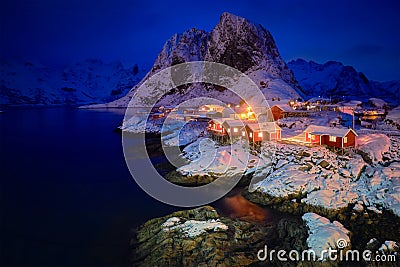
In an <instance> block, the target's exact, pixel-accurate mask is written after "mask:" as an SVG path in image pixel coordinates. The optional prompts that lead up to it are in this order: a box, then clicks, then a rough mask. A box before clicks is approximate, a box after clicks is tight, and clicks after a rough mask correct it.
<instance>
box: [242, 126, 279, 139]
mask: <svg viewBox="0 0 400 267" xmlns="http://www.w3.org/2000/svg"><path fill="white" fill-rule="evenodd" d="M242 135H243V136H245V135H246V136H247V137H248V139H249V141H250V142H253V143H254V142H261V141H272V140H280V139H281V128H280V127H279V126H278V125H277V124H276V123H275V122H264V123H248V124H246V126H245V128H244V131H243V132H242Z"/></svg>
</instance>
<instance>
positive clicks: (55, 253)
mask: <svg viewBox="0 0 400 267" xmlns="http://www.w3.org/2000/svg"><path fill="white" fill-rule="evenodd" d="M118 113H119V114H118ZM121 113H122V114H121ZM122 118H123V111H119V112H117V113H115V112H110V110H108V111H99V110H96V111H91V110H75V109H64V108H54V109H12V110H8V111H7V112H6V113H3V114H0V178H1V187H0V216H1V217H0V227H1V229H0V231H1V234H0V242H1V243H0V259H1V262H0V264H1V265H9V264H15V265H56V264H57V265H60V264H62V265H128V264H129V254H130V252H129V240H130V236H131V234H130V230H131V228H132V227H135V226H137V225H139V224H141V223H143V222H144V221H146V220H148V219H150V218H154V217H158V216H163V215H166V214H168V213H170V212H173V211H175V210H178V208H177V207H171V206H168V205H165V204H163V203H160V202H158V201H156V200H154V199H153V198H151V197H150V196H148V195H147V194H146V193H144V192H143V191H142V190H141V189H140V188H139V187H138V186H137V185H136V183H135V182H134V181H133V179H132V177H131V175H130V173H129V171H128V168H127V167H126V166H125V161H124V157H123V153H122V144H121V135H120V134H118V133H116V132H114V131H113V129H115V127H116V126H117V125H118V123H119V122H120V121H121V120H122Z"/></svg>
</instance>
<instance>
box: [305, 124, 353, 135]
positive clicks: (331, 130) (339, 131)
mask: <svg viewBox="0 0 400 267" xmlns="http://www.w3.org/2000/svg"><path fill="white" fill-rule="evenodd" d="M349 131H352V132H353V133H354V134H355V135H356V136H357V133H356V132H355V131H354V130H353V129H349V128H336V127H327V126H319V125H310V126H308V127H307V129H305V130H304V132H306V133H311V134H315V135H330V136H337V137H344V136H346V135H347V133H348V132H349Z"/></svg>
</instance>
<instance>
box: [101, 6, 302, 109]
mask: <svg viewBox="0 0 400 267" xmlns="http://www.w3.org/2000/svg"><path fill="white" fill-rule="evenodd" d="M191 61H212V62H217V63H222V64H226V65H228V66H231V67H234V68H236V69H238V70H240V71H242V72H244V73H245V74H247V75H248V76H249V77H250V78H251V79H252V80H253V81H254V82H255V83H256V84H257V85H258V86H259V87H260V90H261V91H262V92H263V94H264V95H265V96H266V98H267V99H272V98H282V99H288V98H298V97H300V96H301V94H302V92H301V89H300V87H299V86H298V84H297V81H296V79H295V77H294V75H293V73H292V71H291V70H290V69H289V68H288V67H287V66H286V63H285V62H284V61H283V59H282V58H281V56H280V54H279V51H278V48H277V46H276V44H275V41H274V40H273V37H272V35H271V34H270V33H269V32H268V31H267V30H266V29H265V28H264V27H262V26H261V25H259V24H254V23H252V22H250V21H249V20H247V19H245V18H242V17H238V16H235V15H233V14H230V13H226V12H225V13H223V14H222V15H221V17H220V21H219V23H218V24H217V25H216V26H215V27H214V29H213V30H212V31H211V32H206V31H203V30H198V29H194V28H193V29H190V30H187V31H185V32H183V33H181V34H174V35H173V36H172V37H171V38H170V39H168V40H167V41H166V43H165V44H164V46H163V48H162V50H161V52H160V53H159V55H158V56H157V58H156V60H155V62H154V65H153V67H152V68H151V70H150V71H149V72H148V73H147V75H146V76H145V77H144V78H143V80H142V81H141V82H140V83H138V84H137V85H136V86H134V87H133V88H132V90H131V91H130V92H129V93H128V94H127V95H126V96H124V97H122V98H121V99H118V100H116V101H113V102H110V103H107V104H105V105H97V106H94V107H101V106H107V107H126V106H127V105H128V103H129V101H130V99H131V97H132V96H133V95H134V93H135V91H136V90H137V88H139V87H140V86H141V84H142V83H143V82H144V81H145V80H147V79H148V78H149V77H150V76H152V75H154V74H155V73H157V72H159V71H160V70H163V69H165V68H168V67H170V66H174V65H176V64H179V63H184V62H191ZM260 84H264V86H260ZM243 90H246V89H245V88H244V89H243ZM197 96H207V97H217V98H218V99H220V100H227V101H228V100H229V101H233V99H235V97H234V96H233V95H232V93H231V92H229V91H228V90H225V91H222V92H221V90H217V89H215V88H212V87H211V88H210V87H208V88H205V86H201V85H198V84H197V85H191V86H187V87H186V88H185V89H184V90H177V91H172V92H171V94H168V95H166V96H165V97H164V98H163V99H162V100H161V101H160V104H170V105H173V104H177V103H179V102H182V101H185V100H187V99H190V98H191V97H197ZM236 100H238V99H236Z"/></svg>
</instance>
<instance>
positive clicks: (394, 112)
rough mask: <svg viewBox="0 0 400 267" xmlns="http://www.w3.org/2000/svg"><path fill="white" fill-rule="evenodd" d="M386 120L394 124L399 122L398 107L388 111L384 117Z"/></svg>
mask: <svg viewBox="0 0 400 267" xmlns="http://www.w3.org/2000/svg"><path fill="white" fill-rule="evenodd" d="M386 119H390V120H392V121H395V122H400V106H398V107H396V108H394V109H392V110H391V111H389V112H388V114H387V116H386Z"/></svg>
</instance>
